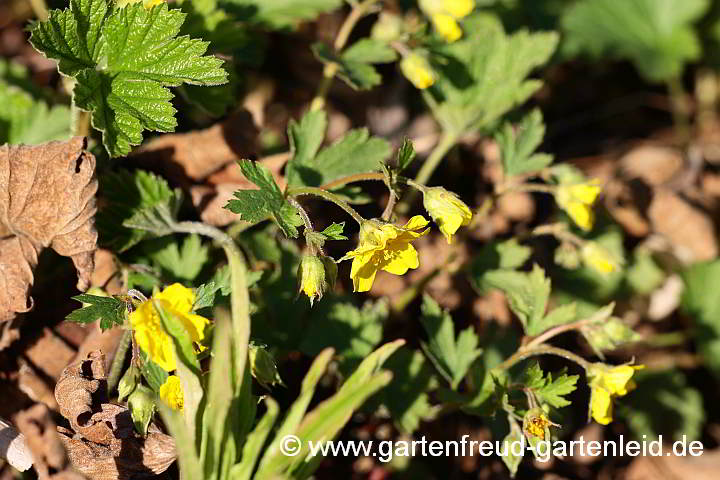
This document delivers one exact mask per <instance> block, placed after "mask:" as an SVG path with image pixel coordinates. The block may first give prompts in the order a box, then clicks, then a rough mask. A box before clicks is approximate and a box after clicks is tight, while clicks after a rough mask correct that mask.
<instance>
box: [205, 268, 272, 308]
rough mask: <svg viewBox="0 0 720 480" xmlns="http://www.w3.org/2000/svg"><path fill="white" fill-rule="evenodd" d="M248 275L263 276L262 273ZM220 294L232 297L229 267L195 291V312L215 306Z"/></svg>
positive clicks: (216, 273)
mask: <svg viewBox="0 0 720 480" xmlns="http://www.w3.org/2000/svg"><path fill="white" fill-rule="evenodd" d="M248 273H260V274H262V272H248ZM256 281H257V280H256ZM252 283H255V282H252ZM249 286H250V282H248V287H249ZM218 292H220V294H221V295H223V296H228V295H230V268H228V266H227V265H226V266H224V267H221V268H219V269H217V270H216V271H215V274H214V275H213V277H212V278H211V279H210V281H209V282H207V283H203V284H202V285H200V286H199V287H198V288H196V289H195V303H194V304H193V311H197V310H200V309H202V308H208V307H213V306H215V297H216V296H217V294H218Z"/></svg>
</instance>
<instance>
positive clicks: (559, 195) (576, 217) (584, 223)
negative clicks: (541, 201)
mask: <svg viewBox="0 0 720 480" xmlns="http://www.w3.org/2000/svg"><path fill="white" fill-rule="evenodd" d="M601 191H602V188H601V187H600V181H599V180H591V181H589V182H585V183H579V184H575V185H559V186H558V189H557V192H556V193H555V200H556V201H557V203H558V205H559V206H560V208H562V209H563V210H565V211H566V212H567V214H568V215H570V218H572V220H573V222H575V223H576V224H577V226H578V227H580V228H582V229H583V230H586V231H587V230H590V229H592V226H593V223H594V222H595V215H594V213H593V210H592V204H593V203H595V199H596V198H597V197H598V195H600V192H601Z"/></svg>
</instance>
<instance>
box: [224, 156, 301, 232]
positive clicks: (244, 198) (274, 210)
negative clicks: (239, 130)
mask: <svg viewBox="0 0 720 480" xmlns="http://www.w3.org/2000/svg"><path fill="white" fill-rule="evenodd" d="M238 164H239V165H240V170H242V173H243V175H245V178H247V179H248V180H250V181H251V182H252V183H254V184H255V185H257V186H258V187H259V189H258V190H237V191H236V192H235V193H234V195H235V199H233V200H230V201H229V202H228V204H227V205H225V208H227V209H228V210H230V211H231V212H233V213H237V214H239V215H240V217H241V218H242V219H243V220H245V221H246V222H250V223H258V222H261V221H263V220H266V219H268V218H271V219H273V220H274V221H275V223H277V225H278V226H279V227H280V229H281V230H282V231H283V233H284V234H285V236H287V237H290V238H296V237H297V236H298V230H297V227H299V226H300V225H302V219H301V218H300V215H298V212H297V210H296V209H295V207H293V206H292V205H290V203H289V202H288V201H287V200H286V199H285V196H284V195H283V193H282V192H281V191H280V187H278V186H277V183H275V179H273V177H272V174H271V173H270V171H269V170H268V169H267V168H266V167H265V166H263V165H260V164H258V163H255V162H252V161H250V160H240V161H238Z"/></svg>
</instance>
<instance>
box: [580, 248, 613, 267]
mask: <svg viewBox="0 0 720 480" xmlns="http://www.w3.org/2000/svg"><path fill="white" fill-rule="evenodd" d="M580 255H581V256H582V259H583V262H585V264H586V265H587V266H589V267H590V268H593V269H595V270H597V271H598V272H600V273H602V274H607V273H612V272H614V271H615V270H617V268H618V265H617V263H616V262H615V259H614V258H613V255H612V253H610V252H609V251H607V250H606V249H605V248H604V247H602V246H601V245H598V244H597V243H595V242H586V243H585V245H583V247H582V250H581V251H580Z"/></svg>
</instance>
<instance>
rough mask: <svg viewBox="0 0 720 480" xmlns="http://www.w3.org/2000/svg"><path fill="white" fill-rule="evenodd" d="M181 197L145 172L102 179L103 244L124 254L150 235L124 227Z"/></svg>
mask: <svg viewBox="0 0 720 480" xmlns="http://www.w3.org/2000/svg"><path fill="white" fill-rule="evenodd" d="M179 195H180V192H179V190H176V191H173V190H172V189H171V188H170V187H169V186H168V184H167V182H166V181H165V180H164V179H163V178H161V177H158V176H157V175H155V174H154V173H150V172H146V171H143V170H133V171H132V172H129V171H127V170H119V171H117V172H112V173H106V174H104V175H101V176H100V196H101V197H102V198H103V200H104V204H105V205H104V206H103V207H101V208H100V211H99V212H98V214H97V216H96V217H95V226H96V227H97V229H98V231H99V233H100V243H101V244H102V245H104V246H106V247H108V248H111V249H113V250H116V251H118V252H123V251H125V250H127V249H129V248H130V247H132V246H134V245H136V244H137V243H139V242H140V241H142V240H143V239H145V238H146V237H148V236H149V233H148V232H147V231H145V230H134V229H132V228H128V227H125V226H123V224H124V223H125V222H126V221H128V220H130V219H132V218H133V217H134V216H135V215H136V214H138V213H140V212H142V211H144V210H148V209H152V208H153V207H156V206H158V205H162V204H167V203H170V202H174V200H173V198H174V197H178V196H179Z"/></svg>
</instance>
